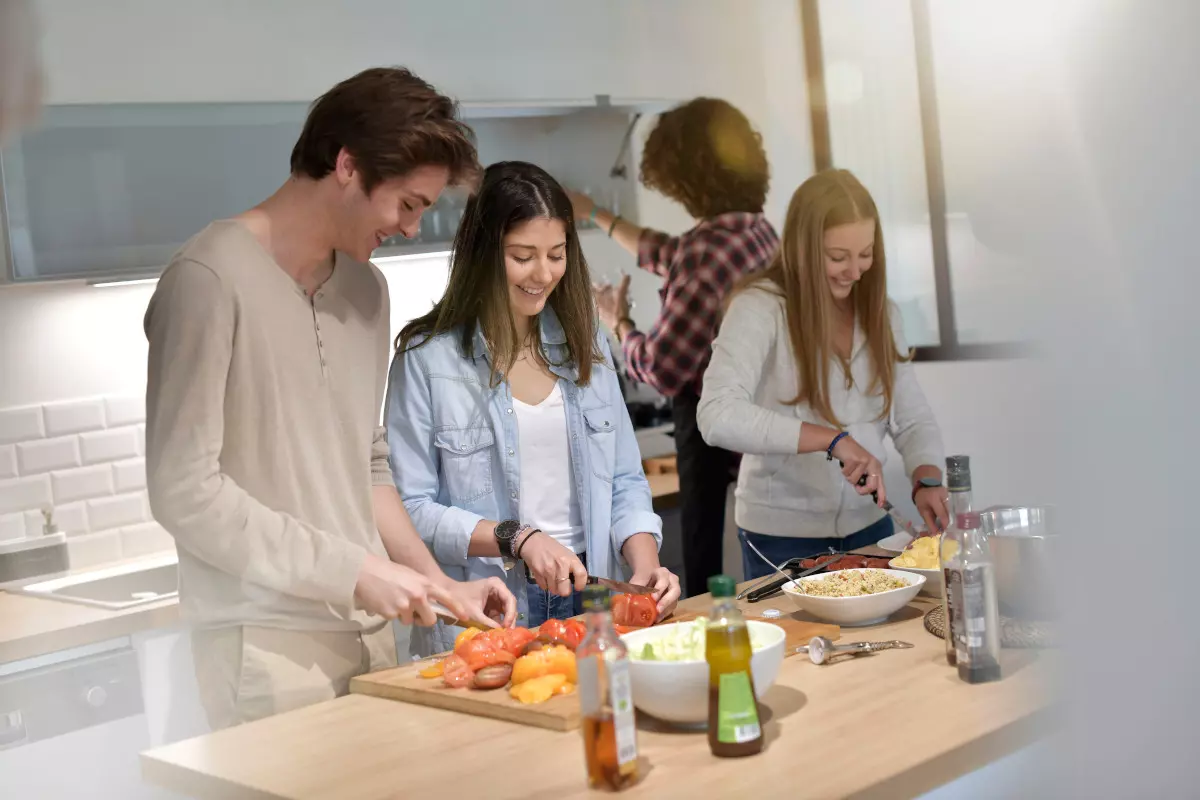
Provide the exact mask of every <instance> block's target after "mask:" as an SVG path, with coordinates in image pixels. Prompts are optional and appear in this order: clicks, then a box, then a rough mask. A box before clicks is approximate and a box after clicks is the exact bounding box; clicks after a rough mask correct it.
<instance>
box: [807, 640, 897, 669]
mask: <svg viewBox="0 0 1200 800" xmlns="http://www.w3.org/2000/svg"><path fill="white" fill-rule="evenodd" d="M910 647H912V644H910V643H909V642H902V641H900V640H899V639H892V640H890V641H887V642H849V643H847V644H834V642H833V641H832V640H831V639H826V638H825V637H824V636H814V637H813V638H812V639H811V640H810V641H809V643H808V644H806V645H801V646H800V647H797V648H796V652H797V653H807V654H808V660H809V661H811V662H812V663H814V664H824V663H827V662H828V661H829V660H830V659H832V658H833V657H834V656H835V655H840V654H843V653H848V654H852V655H860V654H862V653H876V652H878V651H880V650H907V649H909V648H910Z"/></svg>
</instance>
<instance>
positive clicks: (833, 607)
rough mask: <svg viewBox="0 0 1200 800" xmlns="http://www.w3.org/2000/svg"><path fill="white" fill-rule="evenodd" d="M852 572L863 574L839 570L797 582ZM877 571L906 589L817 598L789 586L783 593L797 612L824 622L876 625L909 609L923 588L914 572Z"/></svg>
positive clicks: (847, 625)
mask: <svg viewBox="0 0 1200 800" xmlns="http://www.w3.org/2000/svg"><path fill="white" fill-rule="evenodd" d="M851 571H858V572H861V571H862V570H845V569H839V570H835V571H833V572H825V573H822V574H820V575H812V576H810V577H807V578H800V582H801V583H808V582H810V581H819V580H825V579H826V578H828V577H829V576H832V575H838V574H839V573H842V572H851ZM879 571H880V572H884V573H887V574H888V575H891V576H892V577H895V578H899V579H900V580H902V581H904V582H905V583H907V584H908V585H907V586H903V587H901V588H899V589H888V590H887V591H886V592H879V593H877V594H866V595H862V596H860V597H817V596H814V595H810V594H804V593H802V592H801V591H799V590H798V589H797V588H796V587H795V586H793V585H792V584H790V583H789V584H785V585H784V587H783V590H784V591H785V592H787V594H788V596H789V597H791V598H792V599H793V600H795V601H796V604H797V605H798V606H800V608H802V609H804V610H805V611H807V612H808V613H810V614H812V615H813V616H814V617H816V618H817V619H820V620H823V621H825V622H833V623H835V624H837V625H843V626H845V627H857V626H861V625H878V624H879V623H881V622H883V621H885V620H886V619H887V618H888V617H890V616H891V615H892V614H895V613H896V612H897V611H899V610H900V609H902V608H904V606H906V605H908V602H909V601H910V600H912V599H913V598H914V597H916V596H917V592H919V591H921V587H922V586H924V585H925V576H924V575H917V574H916V573H913V572H904V571H901V570H898V569H882V570H879Z"/></svg>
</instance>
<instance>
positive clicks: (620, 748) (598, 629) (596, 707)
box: [575, 585, 638, 791]
mask: <svg viewBox="0 0 1200 800" xmlns="http://www.w3.org/2000/svg"><path fill="white" fill-rule="evenodd" d="M611 607H612V596H611V594H610V593H609V591H608V589H606V588H605V587H603V586H597V585H591V586H586V587H584V590H583V608H584V610H585V612H586V613H587V618H586V619H587V634H586V635H585V636H584V637H583V641H581V642H580V643H579V647H578V648H576V650H575V661H576V668H577V670H578V673H579V684H578V687H579V712H580V715H581V716H582V718H583V719H582V723H581V726H580V727H582V728H583V749H584V756H585V758H586V761H587V770H588V785H589V786H591V787H592V788H593V789H608V790H610V791H620V790H621V789H624V788H626V787H628V786H631V785H632V784H634V783H635V782H637V776H638V746H637V725H636V722H635V719H634V712H633V683H632V681H631V680H630V676H629V650H628V649H626V647H625V643H624V642H622V641H621V637H620V636H619V635H617V631H616V629H615V628H614V627H613V622H612V611H611Z"/></svg>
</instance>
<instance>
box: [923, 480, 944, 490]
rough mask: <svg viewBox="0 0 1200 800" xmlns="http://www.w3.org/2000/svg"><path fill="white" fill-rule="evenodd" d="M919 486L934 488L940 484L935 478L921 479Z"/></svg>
mask: <svg viewBox="0 0 1200 800" xmlns="http://www.w3.org/2000/svg"><path fill="white" fill-rule="evenodd" d="M921 485H922V486H925V487H929V488H932V487H934V486H941V485H942V482H941V481H939V480H938V479H937V478H921Z"/></svg>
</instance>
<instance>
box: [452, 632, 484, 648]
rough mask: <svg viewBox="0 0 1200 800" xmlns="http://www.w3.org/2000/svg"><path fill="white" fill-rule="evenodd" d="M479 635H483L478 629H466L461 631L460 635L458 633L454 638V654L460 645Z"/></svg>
mask: <svg viewBox="0 0 1200 800" xmlns="http://www.w3.org/2000/svg"><path fill="white" fill-rule="evenodd" d="M481 633H483V631H482V630H480V629H479V628H466V629H465V630H463V632H462V633H460V634H459V635H458V636H455V637H454V650H455V652H457V651H458V646H459V645H460V644H462V643H463V642H469V641H470V640H472V639H474V638H475V637H476V636H478V635H479V634H481Z"/></svg>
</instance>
